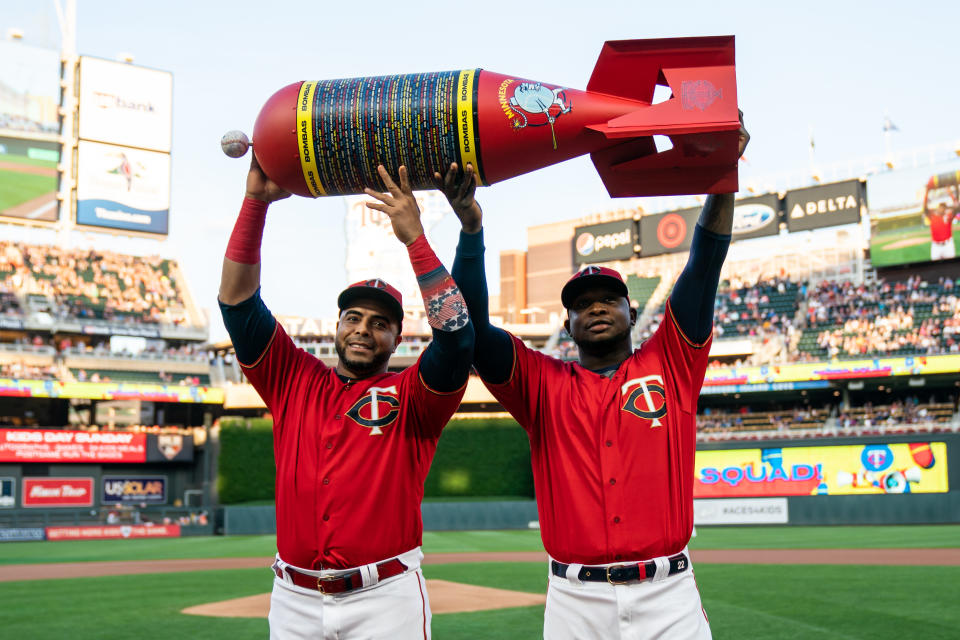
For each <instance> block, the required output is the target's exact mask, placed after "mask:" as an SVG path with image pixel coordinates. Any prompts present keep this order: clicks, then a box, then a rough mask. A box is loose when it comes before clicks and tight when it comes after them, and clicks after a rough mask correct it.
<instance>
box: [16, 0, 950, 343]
mask: <svg viewBox="0 0 960 640" xmlns="http://www.w3.org/2000/svg"><path fill="white" fill-rule="evenodd" d="M77 5H78V37H77V42H78V49H79V52H80V53H81V54H86V55H93V56H99V57H104V58H111V59H112V58H115V57H116V55H117V54H118V53H120V52H129V53H131V54H132V55H133V56H134V61H135V63H136V64H140V65H144V66H148V67H154V68H158V69H165V70H169V71H172V72H173V77H174V123H173V177H172V180H173V182H172V196H171V202H172V210H171V234H170V238H169V241H168V242H167V243H165V244H163V245H158V244H157V243H152V244H146V250H148V251H154V252H159V253H161V254H164V255H169V256H172V257H175V258H177V259H179V260H180V261H181V263H182V264H183V266H184V269H185V270H186V272H187V276H188V279H189V284H190V286H191V289H192V290H193V293H194V296H195V297H196V298H197V300H198V302H199V303H200V304H201V306H205V307H208V308H209V309H210V310H211V313H212V318H211V319H212V322H211V333H212V335H213V336H214V337H219V336H222V335H223V330H222V327H221V324H220V321H219V318H218V314H217V312H216V309H215V306H214V300H215V296H216V289H217V283H218V281H219V273H220V262H221V260H222V256H223V249H224V247H225V246H226V242H227V238H228V236H229V232H230V229H231V227H232V224H233V220H234V219H235V216H236V212H237V210H238V207H239V204H240V201H241V198H242V195H243V182H244V176H245V173H246V166H247V165H246V160H241V161H235V160H230V159H229V158H226V157H225V156H224V155H223V154H222V153H221V151H220V148H219V139H220V136H221V135H222V134H223V133H224V132H225V131H227V130H228V129H234V128H239V129H245V130H246V131H248V132H249V131H251V129H252V125H253V122H254V120H255V118H256V115H257V113H258V112H259V109H260V107H261V106H262V104H263V102H264V101H265V100H266V99H267V98H268V97H269V96H270V95H271V94H272V93H273V92H274V91H276V90H277V89H279V88H280V87H282V86H284V85H286V84H289V83H290V82H294V81H298V80H310V79H325V78H338V77H348V76H364V75H383V74H392V73H412V72H421V71H440V70H448V69H461V68H470V67H482V68H485V69H489V70H491V71H496V72H500V73H505V74H512V75H516V76H518V77H525V78H530V79H534V80H542V81H545V82H550V83H556V84H560V85H566V86H569V87H573V88H579V89H582V88H584V87H585V85H586V82H587V79H588V78H589V76H590V73H591V70H592V68H593V65H594V63H595V62H596V58H597V54H598V53H599V51H600V47H601V45H602V44H603V42H604V41H605V40H616V39H632V38H659V37H674V36H696V35H720V34H734V35H736V37H737V42H736V45H737V76H738V95H739V101H740V105H741V108H742V109H743V111H744V112H745V115H746V122H747V126H748V128H749V130H750V132H751V134H752V136H753V139H752V141H751V144H750V148H749V150H748V152H747V159H748V162H747V163H744V164H743V165H742V168H741V182H746V181H749V180H750V179H751V176H752V177H758V176H768V175H773V174H778V173H782V172H787V171H798V170H802V169H804V168H805V167H807V166H808V164H809V162H808V149H809V128H810V127H811V126H812V127H813V129H814V132H815V137H816V159H817V162H818V164H831V163H834V162H843V161H847V160H850V159H853V158H859V157H862V156H867V155H872V154H881V153H882V152H883V151H884V140H883V135H882V125H883V119H884V113H885V112H886V113H889V116H890V118H891V120H892V121H893V122H894V123H896V125H897V127H898V128H899V131H898V132H896V133H895V134H894V135H893V145H894V148H895V149H905V148H913V147H918V146H923V145H929V144H935V143H944V142H953V141H960V122H958V117H957V108H958V107H960V83H958V82H957V77H956V70H955V69H954V68H953V67H955V65H956V61H957V60H958V59H960V46H958V44H957V43H958V38H957V29H958V25H960V3H948V2H941V3H937V5H938V6H937V8H936V9H934V8H932V6H931V5H927V8H926V9H924V8H923V7H922V6H921V5H919V4H917V3H903V2H872V3H869V4H867V3H852V2H836V1H834V2H804V3H790V4H786V3H774V2H726V3H715V2H699V1H688V2H683V3H676V2H657V3H653V2H639V1H633V2H603V1H599V0H598V1H595V2H589V3H586V2H562V1H560V2H552V3H516V2H512V3H470V4H467V3H406V4H404V3H397V2H390V3H388V2H380V1H365V2H353V3H348V2H337V3H334V2H288V1H286V0H274V1H273V2H268V3H264V2H247V1H233V2H213V1H206V2H198V1H196V0H194V1H193V2H186V1H183V0H170V1H168V2H164V3H146V2H135V1H129V0H128V1H126V2H115V1H108V0H102V1H98V0H78V2H77ZM9 27H19V28H20V29H22V30H23V31H24V41H25V42H28V43H34V44H44V40H46V42H47V43H55V42H56V37H55V34H56V20H55V17H54V13H53V10H52V1H50V2H45V1H41V0H34V1H30V2H28V1H26V0H4V1H3V2H2V3H0V37H5V34H6V31H7V29H8V28H9ZM478 199H479V200H480V201H481V203H482V205H483V207H484V211H485V214H486V217H485V223H486V224H485V226H486V238H487V251H488V254H487V255H488V258H487V261H488V275H489V278H490V280H491V289H492V290H493V291H496V290H497V289H498V288H499V286H498V282H497V280H496V278H497V275H498V269H497V255H498V252H499V251H500V250H503V249H514V248H524V247H525V246H526V228H527V227H528V226H530V225H534V224H542V223H545V222H550V221H553V220H562V219H568V218H573V217H579V216H581V215H585V214H588V213H591V212H595V211H601V210H605V209H613V208H619V207H621V206H623V204H624V203H621V202H619V201H611V200H610V198H609V197H608V196H607V195H606V191H605V190H604V188H603V185H602V183H601V182H600V179H599V177H598V176H597V174H596V172H595V170H594V168H593V166H592V164H591V163H590V161H589V159H588V158H579V159H575V160H572V161H569V162H567V163H564V164H561V165H557V166H554V167H551V168H547V169H543V170H540V171H537V172H534V173H532V174H528V175H526V176H521V177H519V178H515V179H513V180H509V181H507V182H503V183H500V184H498V185H494V186H493V187H489V188H485V189H482V190H481V191H480V192H479V195H478ZM648 206H649V205H648ZM343 213H344V204H343V202H342V200H340V199H339V198H326V199H318V200H307V199H301V198H293V199H291V200H287V201H284V202H282V203H279V204H277V205H275V206H274V207H273V208H272V210H271V212H270V214H269V217H268V222H267V231H266V236H265V239H264V248H263V265H264V266H263V293H264V299H265V300H266V302H267V304H268V305H269V306H270V307H271V308H272V309H273V310H274V312H276V313H285V314H296V315H306V316H331V315H333V314H335V309H336V307H335V298H336V294H337V292H338V291H339V290H340V289H341V288H342V287H343V285H344V284H345V281H344V278H345V275H344V269H343V257H344V250H343V241H342V237H343ZM457 230H458V225H457V223H456V220H455V219H453V218H452V217H448V218H447V219H445V220H444V221H443V222H442V223H441V224H440V226H439V227H438V228H437V230H436V232H435V234H434V236H435V244H436V245H437V246H436V249H437V252H438V254H439V255H440V257H441V260H443V261H444V262H445V263H446V264H447V265H448V266H449V264H450V262H451V261H452V256H453V251H454V246H455V243H456V232H457ZM0 233H3V230H0ZM86 238H89V241H91V242H94V243H102V244H104V245H110V246H116V244H117V243H118V242H120V241H118V240H116V239H103V238H101V237H99V236H97V235H93V234H88V235H87V236H86ZM124 242H125V243H126V246H128V247H131V250H136V251H142V250H144V249H143V248H142V247H141V246H140V245H142V244H143V243H136V242H133V241H129V240H127V241H124Z"/></svg>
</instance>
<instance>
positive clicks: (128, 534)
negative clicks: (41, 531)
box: [46, 524, 180, 540]
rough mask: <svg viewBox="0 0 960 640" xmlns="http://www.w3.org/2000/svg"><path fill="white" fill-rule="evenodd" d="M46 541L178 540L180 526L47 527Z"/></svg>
mask: <svg viewBox="0 0 960 640" xmlns="http://www.w3.org/2000/svg"><path fill="white" fill-rule="evenodd" d="M46 534H47V540H106V539H115V538H179V537H180V525H178V524H163V525H152V526H147V525H142V524H134V525H126V524H124V525H110V526H106V527H98V526H91V527H47V528H46Z"/></svg>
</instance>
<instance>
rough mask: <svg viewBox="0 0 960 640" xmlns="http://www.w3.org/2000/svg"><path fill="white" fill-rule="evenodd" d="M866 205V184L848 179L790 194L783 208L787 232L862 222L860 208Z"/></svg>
mask: <svg viewBox="0 0 960 640" xmlns="http://www.w3.org/2000/svg"><path fill="white" fill-rule="evenodd" d="M866 204H867V201H866V193H865V189H864V185H863V183H862V182H860V181H859V180H847V181H845V182H833V183H831V184H824V185H820V186H817V187H807V188H806V189H795V190H793V191H788V192H787V195H786V196H785V197H784V207H783V209H784V212H785V214H786V218H787V229H789V230H790V231H808V230H810V229H819V228H821V227H832V226H835V225H838V224H850V223H854V222H860V207H864V206H866Z"/></svg>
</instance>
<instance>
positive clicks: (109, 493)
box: [100, 476, 167, 504]
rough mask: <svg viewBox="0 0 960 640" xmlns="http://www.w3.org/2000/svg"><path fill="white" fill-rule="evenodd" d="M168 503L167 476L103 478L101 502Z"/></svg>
mask: <svg viewBox="0 0 960 640" xmlns="http://www.w3.org/2000/svg"><path fill="white" fill-rule="evenodd" d="M166 501H167V477H166V476H103V493H102V494H101V496H100V502H102V503H104V504H107V503H127V502H130V503H137V502H146V503H149V504H164V503H166Z"/></svg>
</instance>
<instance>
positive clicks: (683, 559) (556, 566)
mask: <svg viewBox="0 0 960 640" xmlns="http://www.w3.org/2000/svg"><path fill="white" fill-rule="evenodd" d="M668 560H669V562H670V571H669V573H667V575H668V576H672V575H675V574H677V573H682V572H684V571H686V570H687V569H688V568H689V567H690V559H689V558H687V556H686V554H683V553H678V554H677V555H675V556H670V557H669V558H668ZM569 566H570V565H568V564H563V563H562V562H557V561H556V560H553V561H551V562H550V568H551V571H552V572H553V575H555V576H557V577H559V578H566V577H567V567H569ZM656 573H657V563H656V562H654V561H653V560H650V561H649V562H633V563H629V564H615V565H612V566H609V567H587V566H584V567H583V568H581V569H580V573H579V574H578V576H579V577H580V580H581V581H582V582H609V583H610V584H626V583H627V582H630V581H631V580H638V581H639V580H647V579H649V578H652V577H653V576H654V575H655V574H656Z"/></svg>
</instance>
